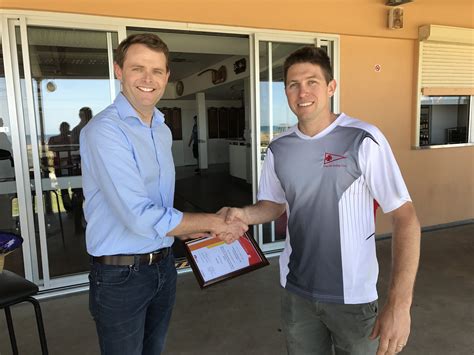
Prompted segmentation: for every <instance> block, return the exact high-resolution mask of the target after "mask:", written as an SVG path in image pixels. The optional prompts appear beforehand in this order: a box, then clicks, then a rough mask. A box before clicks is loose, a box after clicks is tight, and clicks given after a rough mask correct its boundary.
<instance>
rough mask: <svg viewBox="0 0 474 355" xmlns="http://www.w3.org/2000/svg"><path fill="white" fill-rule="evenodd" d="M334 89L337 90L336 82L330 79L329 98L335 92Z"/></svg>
mask: <svg viewBox="0 0 474 355" xmlns="http://www.w3.org/2000/svg"><path fill="white" fill-rule="evenodd" d="M336 88H337V83H336V80H334V79H332V80H331V81H330V82H329V84H328V94H329V97H332V96H333V95H334V93H335V92H336Z"/></svg>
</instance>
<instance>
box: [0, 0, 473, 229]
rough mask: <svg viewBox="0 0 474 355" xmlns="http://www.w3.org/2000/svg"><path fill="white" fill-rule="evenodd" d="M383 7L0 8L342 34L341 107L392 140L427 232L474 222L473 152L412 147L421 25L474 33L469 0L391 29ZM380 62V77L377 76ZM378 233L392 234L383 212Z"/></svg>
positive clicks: (264, 3)
mask: <svg viewBox="0 0 474 355" xmlns="http://www.w3.org/2000/svg"><path fill="white" fill-rule="evenodd" d="M384 3H385V0H350V1H349V0H319V1H316V0H292V1H290V0H238V1H237V0H227V1H222V0H200V1H195V0H166V1H164V0H160V1H151V0H136V1H129V0H100V1H97V0H94V1H92V0H68V1H64V0H47V1H39V0H21V1H18V0H1V2H0V8H4V9H24V10H39V11H53V12H67V13H78V14H91V15H104V16H114V17H124V18H139V19H151V20H163V21H176V22H190V23H202V24H217V25H228V26H238V27H254V28H263V29H282V30H291V31H307V32H322V33H332V34H340V35H341V40H340V49H341V52H340V54H341V57H340V58H341V66H340V68H341V69H340V74H341V75H340V83H339V84H340V93H341V110H342V111H344V112H346V113H347V114H350V115H352V116H355V117H359V118H361V119H364V120H366V121H368V122H371V123H374V124H376V125H377V126H378V127H379V128H380V129H381V130H382V131H383V132H384V133H385V135H386V136H387V138H388V139H389V141H390V143H391V145H392V148H393V150H394V153H395V156H396V158H397V160H398V162H399V164H400V167H401V169H402V173H403V175H404V177H405V180H406V182H407V185H408V188H409V190H410V192H411V195H412V198H413V200H414V202H415V206H416V208H417V211H418V215H419V217H420V220H421V223H422V225H424V226H429V225H437V224H443V223H449V222H454V221H461V220H467V219H473V218H474V191H473V190H474V187H473V186H474V147H464V148H450V149H433V150H412V149H411V140H412V137H413V134H414V133H413V132H412V130H413V128H412V125H413V122H414V120H415V117H414V116H415V111H414V107H415V105H416V102H415V99H416V93H415V90H416V60H417V56H418V54H417V36H418V27H419V26H421V25H425V24H438V25H446V26H457V27H468V28H474V15H473V14H474V1H472V0H450V1H446V0H414V2H412V3H409V4H405V5H403V8H404V10H405V14H404V20H405V21H404V22H405V23H404V28H403V29H400V30H396V31H394V30H389V29H387V26H386V22H387V11H388V9H389V8H390V7H388V6H385V5H384ZM125 24H126V23H125ZM376 64H379V65H381V68H382V70H381V71H380V72H375V71H374V66H375V65H376ZM377 229H378V233H384V232H387V231H389V230H390V223H389V218H387V216H383V215H379V218H378V228H377Z"/></svg>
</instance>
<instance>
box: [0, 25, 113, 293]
mask: <svg viewBox="0 0 474 355" xmlns="http://www.w3.org/2000/svg"><path fill="white" fill-rule="evenodd" d="M4 23H5V22H4ZM6 23H7V27H8V28H7V30H8V40H9V42H10V53H9V55H10V57H11V59H12V63H11V71H12V73H13V77H12V83H13V86H14V90H15V91H14V92H15V95H14V96H13V97H12V98H11V100H10V101H11V102H12V104H13V105H15V107H16V108H17V112H16V117H14V119H15V120H16V122H17V125H18V129H17V132H16V134H17V135H18V140H19V151H18V152H17V154H16V155H18V160H19V161H21V162H22V166H21V170H20V171H21V174H22V177H23V179H24V185H23V188H24V189H25V191H26V192H25V198H24V202H25V203H24V205H20V206H19V207H16V205H15V203H16V202H15V198H14V197H12V196H13V193H14V192H13V191H8V192H9V194H8V195H7V197H8V201H7V197H5V201H6V202H3V204H4V205H7V204H8V206H10V205H11V206H12V207H11V210H12V212H11V215H12V218H13V219H15V218H17V217H16V216H15V215H16V214H18V213H16V212H15V211H16V210H15V208H17V209H19V210H23V211H24V219H25V221H24V225H25V226H27V231H25V230H22V235H23V237H24V238H25V239H27V245H29V246H30V254H29V256H28V257H29V258H31V278H32V279H33V280H34V281H35V282H36V283H38V284H40V285H42V286H43V287H44V288H46V289H50V288H55V287H62V286H67V285H69V284H71V285H73V284H77V283H81V282H86V281H87V277H86V274H85V272H87V270H88V268H89V257H88V255H87V252H86V247H85V237H84V228H85V221H84V216H83V210H82V205H83V200H84V197H83V193H82V181H81V158H80V154H79V134H80V131H81V129H82V128H83V127H84V126H85V125H86V124H87V122H88V120H89V119H90V118H92V115H93V114H95V113H97V112H99V111H100V110H102V109H103V108H105V107H106V106H107V105H109V104H110V103H111V102H112V100H113V99H114V98H115V91H116V88H117V83H116V81H115V79H114V75H113V65H112V61H113V58H112V57H113V50H114V48H116V47H117V45H118V34H117V31H110V30H109V31H107V30H85V29H79V28H63V27H49V26H47V25H36V24H27V22H26V20H25V19H20V20H17V19H10V20H8V21H6ZM0 85H1V82H0ZM9 104H10V102H9ZM10 119H11V118H10ZM10 200H11V201H10ZM0 203H1V202H0ZM20 219H21V217H20ZM10 225H11V228H17V229H18V227H17V225H18V223H16V222H15V221H10ZM12 256H13V258H12V259H13V260H15V259H19V258H20V257H21V254H20V253H15V254H12ZM19 263H21V261H20V260H17V264H19Z"/></svg>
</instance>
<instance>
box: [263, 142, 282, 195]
mask: <svg viewBox="0 0 474 355" xmlns="http://www.w3.org/2000/svg"><path fill="white" fill-rule="evenodd" d="M257 200H258V201H262V200H265V201H272V202H276V203H286V198H285V191H284V190H283V188H282V186H281V183H280V180H279V179H278V177H277V175H276V173H275V165H274V161H273V154H272V151H271V150H270V149H267V156H266V157H265V160H264V162H263V166H262V175H261V176H260V184H259V187H258V194H257Z"/></svg>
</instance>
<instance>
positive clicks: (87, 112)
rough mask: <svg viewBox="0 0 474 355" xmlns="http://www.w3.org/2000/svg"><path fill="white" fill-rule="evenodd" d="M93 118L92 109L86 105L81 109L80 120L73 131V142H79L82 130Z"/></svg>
mask: <svg viewBox="0 0 474 355" xmlns="http://www.w3.org/2000/svg"><path fill="white" fill-rule="evenodd" d="M91 118H92V110H91V109H90V108H89V107H87V106H85V107H82V108H81V109H80V110H79V119H80V121H79V123H78V124H77V126H76V127H74V128H73V129H72V131H71V142H72V144H79V136H80V133H81V130H82V129H83V128H84V126H85V125H86V124H87V123H88V122H89V121H90V120H91Z"/></svg>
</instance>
